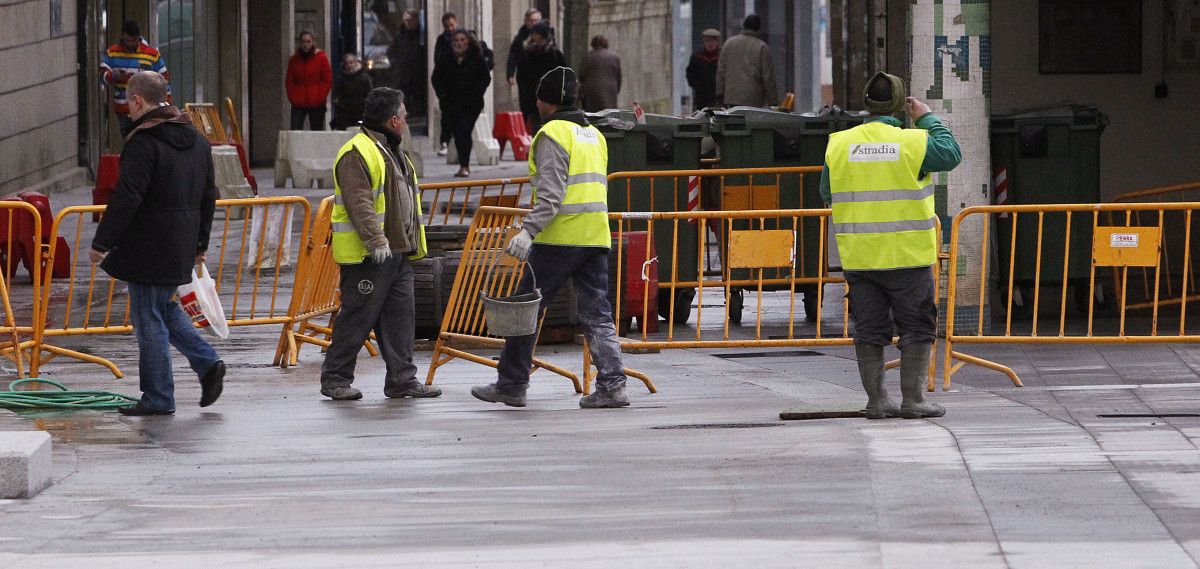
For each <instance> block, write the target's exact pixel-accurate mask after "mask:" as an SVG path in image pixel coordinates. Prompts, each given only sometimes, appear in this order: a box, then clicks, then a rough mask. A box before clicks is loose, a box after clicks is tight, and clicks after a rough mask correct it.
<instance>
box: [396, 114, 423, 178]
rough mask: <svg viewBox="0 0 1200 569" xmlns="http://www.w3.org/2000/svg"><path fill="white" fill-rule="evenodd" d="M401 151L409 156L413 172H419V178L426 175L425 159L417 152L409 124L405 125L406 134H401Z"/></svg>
mask: <svg viewBox="0 0 1200 569" xmlns="http://www.w3.org/2000/svg"><path fill="white" fill-rule="evenodd" d="M401 137H402V138H401V139H400V150H403V151H404V152H405V153H406V154H408V159H409V160H410V161H412V164H413V170H416V171H417V178H421V177H422V176H424V175H425V159H424V158H422V157H421V153H420V152H417V149H416V146H415V145H414V144H413V138H412V131H410V130H409V129H408V124H407V123H406V124H405V125H404V132H403V133H401Z"/></svg>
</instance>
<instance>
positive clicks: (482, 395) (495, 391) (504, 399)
mask: <svg viewBox="0 0 1200 569" xmlns="http://www.w3.org/2000/svg"><path fill="white" fill-rule="evenodd" d="M471 395H474V396H475V398H476V399H478V400H480V401H487V402H488V403H503V404H505V405H508V406H509V407H524V406H525V394H524V393H522V394H520V395H509V394H507V393H505V392H503V391H500V387H499V386H497V385H496V384H495V383H489V384H487V385H476V386H475V387H472V388H471Z"/></svg>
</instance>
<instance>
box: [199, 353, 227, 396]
mask: <svg viewBox="0 0 1200 569" xmlns="http://www.w3.org/2000/svg"><path fill="white" fill-rule="evenodd" d="M224 388H225V362H223V361H221V360H217V362H216V363H214V364H213V365H211V366H209V368H208V371H206V372H204V376H203V377H201V378H200V406H201V407H208V406H209V405H212V404H213V403H216V402H217V398H218V397H220V396H221V390H222V389H224Z"/></svg>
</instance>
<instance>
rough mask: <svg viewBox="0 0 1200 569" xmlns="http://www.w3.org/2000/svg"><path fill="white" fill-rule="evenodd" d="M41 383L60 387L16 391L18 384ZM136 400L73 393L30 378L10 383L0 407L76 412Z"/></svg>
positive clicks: (100, 393)
mask: <svg viewBox="0 0 1200 569" xmlns="http://www.w3.org/2000/svg"><path fill="white" fill-rule="evenodd" d="M35 383H41V384H46V385H52V386H54V387H57V388H58V389H59V390H58V391H29V390H21V391H17V390H16V388H17V386H19V385H25V384H35ZM137 401H138V400H137V399H134V398H132V397H127V396H125V395H121V394H120V393H110V392H108V391H71V390H68V389H67V386H65V385H63V384H61V383H59V382H57V381H50V380H48V379H38V378H36V377H31V378H27V379H18V380H17V381H14V382H12V383H9V384H8V391H0V407H3V408H5V409H9V410H12V411H32V410H37V409H77V410H85V409H89V410H92V411H111V410H114V409H116V408H117V407H123V406H125V405H130V404H133V403H137Z"/></svg>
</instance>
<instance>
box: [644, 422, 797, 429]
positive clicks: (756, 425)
mask: <svg viewBox="0 0 1200 569" xmlns="http://www.w3.org/2000/svg"><path fill="white" fill-rule="evenodd" d="M780 424H781V423H692V424H686V425H660V426H657V427H650V428H651V429H652V430H655V431H670V430H676V429H757V428H760V427H778V426H779V425H780Z"/></svg>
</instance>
